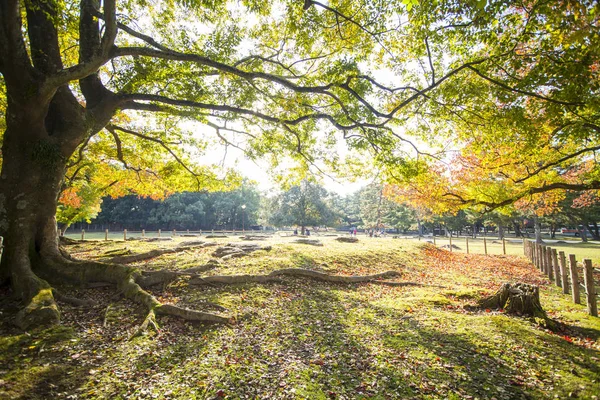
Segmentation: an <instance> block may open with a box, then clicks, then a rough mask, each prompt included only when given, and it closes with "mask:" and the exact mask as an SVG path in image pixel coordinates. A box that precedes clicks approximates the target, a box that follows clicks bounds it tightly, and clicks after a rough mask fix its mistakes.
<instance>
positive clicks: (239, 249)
mask: <svg viewBox="0 0 600 400" xmlns="http://www.w3.org/2000/svg"><path fill="white" fill-rule="evenodd" d="M258 250H265V251H270V250H271V246H260V245H258V244H251V243H247V244H246V243H228V244H226V245H225V246H222V247H219V248H217V249H216V250H215V251H214V252H213V253H212V256H213V257H217V258H221V259H223V260H228V259H230V258H236V257H244V256H247V255H248V254H250V253H252V252H255V251H258Z"/></svg>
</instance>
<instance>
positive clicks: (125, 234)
mask: <svg viewBox="0 0 600 400" xmlns="http://www.w3.org/2000/svg"><path fill="white" fill-rule="evenodd" d="M123 240H125V241H126V240H127V229H123Z"/></svg>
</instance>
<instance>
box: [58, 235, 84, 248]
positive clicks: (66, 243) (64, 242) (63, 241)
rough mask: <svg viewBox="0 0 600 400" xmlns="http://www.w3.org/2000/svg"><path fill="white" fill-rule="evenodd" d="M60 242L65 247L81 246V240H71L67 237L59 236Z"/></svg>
mask: <svg viewBox="0 0 600 400" xmlns="http://www.w3.org/2000/svg"><path fill="white" fill-rule="evenodd" d="M58 242H59V243H60V244H61V245H63V246H69V245H74V244H79V243H81V241H80V240H75V239H70V238H68V237H66V236H59V238H58Z"/></svg>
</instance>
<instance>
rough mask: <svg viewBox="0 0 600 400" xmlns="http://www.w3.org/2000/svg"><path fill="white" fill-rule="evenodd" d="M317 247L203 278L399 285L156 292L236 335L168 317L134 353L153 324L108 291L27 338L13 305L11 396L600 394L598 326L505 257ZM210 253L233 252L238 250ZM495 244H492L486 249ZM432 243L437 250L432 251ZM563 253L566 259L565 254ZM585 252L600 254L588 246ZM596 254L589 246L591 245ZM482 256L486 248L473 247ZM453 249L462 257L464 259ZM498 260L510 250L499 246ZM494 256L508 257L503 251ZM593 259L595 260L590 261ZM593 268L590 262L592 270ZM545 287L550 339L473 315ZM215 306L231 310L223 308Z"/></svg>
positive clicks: (91, 294)
mask: <svg viewBox="0 0 600 400" xmlns="http://www.w3.org/2000/svg"><path fill="white" fill-rule="evenodd" d="M312 238H313V239H319V240H321V242H322V244H323V246H310V245H304V244H298V243H294V242H293V241H294V240H295V238H293V237H288V236H279V235H276V236H274V237H272V238H271V239H269V240H267V241H263V242H260V244H262V245H271V246H272V248H271V250H270V251H265V250H261V251H256V252H254V253H252V254H250V255H248V256H247V257H243V258H233V259H231V260H225V261H222V262H221V264H220V265H218V266H216V267H215V268H214V269H212V270H210V271H207V272H205V273H204V275H205V276H211V275H239V274H266V273H269V272H272V271H274V270H277V269H282V268H305V269H311V270H316V271H320V272H326V273H329V274H339V275H365V274H373V273H377V272H384V271H388V270H392V271H397V272H399V273H400V276H399V277H397V278H394V279H393V281H396V282H402V283H404V285H399V286H387V285H384V284H379V283H377V282H371V283H359V284H336V283H327V282H319V281H314V280H308V278H292V277H282V278H281V280H280V281H278V282H271V283H261V284H258V283H251V284H239V285H209V286H194V285H191V284H190V281H188V279H187V278H185V277H183V278H182V279H179V280H177V281H175V282H173V283H171V284H169V285H168V286H166V287H163V286H161V285H159V286H157V287H154V288H153V289H152V292H153V294H154V295H155V296H157V298H159V299H160V300H161V301H163V302H165V303H172V304H178V305H182V306H186V307H190V308H195V309H204V310H209V311H213V312H216V313H218V314H222V315H224V316H230V317H233V318H234V319H235V323H233V324H231V325H205V324H197V323H189V322H183V321H181V320H179V319H174V318H170V317H161V318H159V319H158V322H159V324H160V331H159V332H158V333H153V332H151V331H149V332H148V334H147V335H144V336H141V337H137V338H134V339H132V340H130V337H131V336H132V333H133V332H134V331H135V330H136V329H137V327H138V326H139V324H140V323H141V322H142V320H143V318H144V315H143V313H142V312H141V310H140V309H139V307H137V306H136V305H135V304H134V303H131V302H130V301H129V300H126V299H123V298H122V297H119V296H115V290H114V288H110V287H108V288H106V287H105V288H95V289H89V290H82V289H79V288H71V287H62V288H61V289H62V290H63V291H64V292H65V293H67V294H69V295H72V296H78V297H80V298H85V299H89V300H93V301H94V302H95V305H94V306H93V307H91V308H74V307H71V306H69V305H66V304H61V309H62V310H63V322H62V324H61V325H59V326H56V327H53V328H50V329H47V330H34V331H31V332H29V333H27V334H25V333H23V332H22V331H19V330H17V329H16V328H13V327H12V326H11V317H10V316H11V315H12V313H14V311H15V309H16V304H15V303H12V302H10V301H9V300H8V299H6V297H3V301H2V310H1V311H2V313H3V315H6V316H7V317H6V318H3V319H2V325H1V333H0V337H1V338H0V362H1V363H2V365H3V367H2V369H3V371H2V372H3V376H2V378H1V379H2V381H1V385H0V396H1V397H2V398H7V399H8V398H28V399H29V398H31V399H47V398H80V399H96V398H111V399H119V398H122V399H124V398H147V399H150V398H159V399H162V398H179V399H191V398H192V399H193V398H197V399H215V398H230V399H246V398H248V399H254V398H257V399H274V398H275V399H332V398H337V399H357V398H358V399H361V398H364V399H366V398H375V399H406V398H419V399H420V398H427V399H438V398H439V399H446V398H451V399H464V398H481V399H484V398H485V399H492V398H495V399H520V398H555V397H557V398H567V397H578V398H587V399H591V398H593V397H592V396H594V395H597V394H598V393H600V380H599V374H600V342H599V341H600V319H598V318H593V317H590V316H588V315H587V313H586V310H585V307H584V306H580V305H574V304H572V303H571V301H570V298H569V296H568V295H564V294H562V293H561V292H560V289H559V288H557V287H556V286H554V285H553V284H551V283H550V282H549V281H548V280H547V279H546V278H545V277H544V276H542V275H540V274H539V272H538V271H537V270H536V269H535V268H534V267H533V266H532V265H531V264H529V263H528V262H526V260H525V258H524V257H521V256H519V255H518V254H519V253H521V252H522V244H520V243H512V242H510V241H509V242H508V243H507V253H509V254H508V255H506V256H504V255H496V254H495V255H490V256H484V255H479V254H477V255H474V254H469V255H466V254H464V251H465V250H464V249H463V248H462V247H463V246H462V243H460V242H459V241H455V240H453V244H455V243H456V245H457V246H459V247H461V249H460V250H459V251H454V252H452V253H450V252H449V251H447V250H444V249H440V248H436V247H434V246H433V245H432V244H426V243H424V240H422V241H420V242H419V241H418V240H416V239H414V240H413V239H393V238H391V237H390V238H377V239H376V238H368V237H361V236H359V242H358V243H340V242H338V241H336V240H335V237H330V236H327V237H324V236H323V237H312ZM99 239H101V240H97V241H93V240H91V241H86V242H84V243H76V244H73V245H69V246H68V247H67V248H68V250H69V251H70V252H71V254H73V255H74V256H75V257H79V258H86V259H105V258H106V257H105V256H106V254H107V253H109V254H115V252H120V253H123V252H133V253H137V252H141V251H146V250H149V249H154V248H162V247H169V246H175V245H176V244H177V243H181V242H183V241H186V240H192V239H193V240H198V238H187V237H184V238H182V237H176V238H175V239H174V240H173V241H165V242H158V243H140V242H139V241H128V242H123V240H122V234H121V238H120V239H119V240H114V241H113V240H109V241H104V240H103V239H104V236H103V234H102V237H101V238H99ZM206 240H207V241H212V240H215V241H217V242H218V243H220V244H225V243H229V242H237V241H239V240H240V239H239V238H238V237H229V238H222V239H206ZM490 241H491V240H490ZM436 244H438V245H439V246H443V244H444V243H442V242H440V241H438V240H437V238H436ZM563 246H564V245H563ZM570 246H572V247H568V248H569V251H570V249H571V248H573V249H574V250H573V251H575V249H576V250H584V249H585V250H586V251H587V250H588V249H589V250H590V251H592V250H593V251H596V249H595V248H592V247H585V248H577V247H576V246H578V245H575V244H573V245H570ZM585 246H595V245H585ZM214 249H215V247H209V248H202V249H193V250H189V251H185V252H180V253H176V254H168V255H164V256H160V257H156V258H154V259H151V260H146V261H144V262H140V263H138V265H137V266H138V267H140V268H142V269H144V270H158V269H170V270H183V269H186V268H190V267H192V266H195V265H201V264H204V263H205V262H207V261H208V260H209V259H211V258H212V257H211V253H212V252H213V251H214ZM470 249H473V251H477V252H479V243H477V244H474V243H470ZM455 250H456V249H455ZM488 250H490V253H499V252H500V251H501V245H500V247H498V244H493V245H491V246H490V247H489V248H488ZM499 250H500V251H499ZM586 254H589V253H586ZM590 257H595V258H596V259H597V256H596V255H594V256H590ZM516 281H521V282H527V283H533V284H538V285H540V287H541V290H540V293H541V303H542V305H543V307H544V308H545V310H546V311H547V312H548V316H549V317H550V318H552V319H554V320H555V321H557V322H559V327H560V329H559V330H558V331H556V332H551V331H549V330H546V329H545V328H542V327H540V326H538V325H537V324H535V323H534V322H532V321H530V320H527V319H523V318H519V317H515V316H509V315H505V314H504V313H503V312H502V311H495V310H479V309H471V308H470V307H469V306H471V305H474V304H475V303H476V301H477V300H478V299H480V298H482V297H483V296H485V295H488V294H492V293H493V292H495V291H496V290H497V289H498V287H499V286H500V285H501V284H502V283H505V282H516ZM221 307H222V308H221Z"/></svg>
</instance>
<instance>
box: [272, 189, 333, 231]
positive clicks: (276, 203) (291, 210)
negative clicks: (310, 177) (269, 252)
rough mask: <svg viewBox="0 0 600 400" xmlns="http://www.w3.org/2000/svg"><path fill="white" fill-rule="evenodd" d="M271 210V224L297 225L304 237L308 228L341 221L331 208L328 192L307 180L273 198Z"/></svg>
mask: <svg viewBox="0 0 600 400" xmlns="http://www.w3.org/2000/svg"><path fill="white" fill-rule="evenodd" d="M269 208H270V212H271V214H270V216H269V218H268V220H269V222H270V223H271V224H273V225H275V226H289V225H297V226H299V227H300V228H301V233H302V234H303V235H304V233H305V232H306V227H307V226H318V225H328V224H332V223H336V222H337V220H338V219H339V218H338V217H337V215H336V214H335V212H334V211H333V210H332V208H331V205H330V203H329V193H328V192H327V190H325V189H324V188H323V187H322V186H319V185H317V184H314V183H311V182H309V181H306V180H304V181H302V182H301V183H300V185H297V186H292V187H291V188H290V189H289V190H287V191H285V192H283V193H281V194H280V195H279V196H276V197H275V198H273V199H272V200H271V202H270V204H269Z"/></svg>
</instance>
